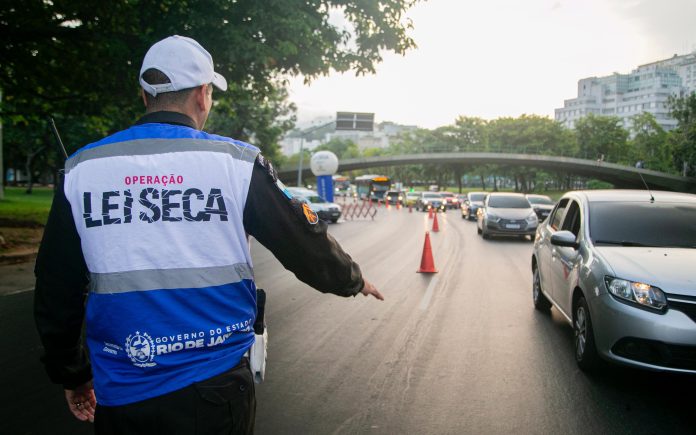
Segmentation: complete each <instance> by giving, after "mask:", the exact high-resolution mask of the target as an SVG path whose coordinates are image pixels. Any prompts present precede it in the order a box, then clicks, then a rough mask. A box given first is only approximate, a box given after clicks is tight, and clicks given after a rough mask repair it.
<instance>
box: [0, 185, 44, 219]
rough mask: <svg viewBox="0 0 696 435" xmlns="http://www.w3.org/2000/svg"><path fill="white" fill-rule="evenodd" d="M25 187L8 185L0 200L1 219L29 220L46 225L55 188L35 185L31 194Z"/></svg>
mask: <svg viewBox="0 0 696 435" xmlns="http://www.w3.org/2000/svg"><path fill="white" fill-rule="evenodd" d="M25 191H26V188H24V187H6V188H5V199H3V200H0V219H2V220H4V219H9V220H13V221H29V222H34V223H39V224H41V225H44V224H45V223H46V220H47V219H48V212H49V210H50V209H51V203H52V202H53V188H51V187H35V188H34V192H33V193H32V194H31V195H27V194H26V193H25Z"/></svg>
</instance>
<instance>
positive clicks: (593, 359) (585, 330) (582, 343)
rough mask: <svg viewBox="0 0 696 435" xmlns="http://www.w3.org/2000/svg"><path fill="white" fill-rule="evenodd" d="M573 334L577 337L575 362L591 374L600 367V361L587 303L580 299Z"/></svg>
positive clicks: (576, 306) (574, 317) (574, 319)
mask: <svg viewBox="0 0 696 435" xmlns="http://www.w3.org/2000/svg"><path fill="white" fill-rule="evenodd" d="M573 332H574V335H575V362H577V363H578V367H580V370H582V371H585V372H591V371H593V370H595V369H597V367H598V366H599V363H600V360H599V355H598V354H597V348H596V347H595V340H594V330H593V329H592V319H591V318H590V310H589V308H588V306H587V301H586V300H585V298H584V297H583V296H581V297H580V299H578V302H577V303H576V304H575V310H574V311H573Z"/></svg>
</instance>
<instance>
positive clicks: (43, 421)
mask: <svg viewBox="0 0 696 435" xmlns="http://www.w3.org/2000/svg"><path fill="white" fill-rule="evenodd" d="M439 223H440V229H441V231H440V232H439V233H431V241H432V248H433V254H434V258H435V265H436V267H437V268H438V269H439V273H437V274H433V275H422V274H417V273H416V269H417V268H418V266H419V264H420V256H421V253H422V248H423V239H424V234H425V231H426V229H429V228H430V225H431V223H430V221H428V219H427V216H426V215H424V214H421V213H416V212H415V211H414V212H413V213H408V211H407V210H405V209H404V210H400V211H397V210H396V209H395V208H393V207H392V208H391V209H389V210H385V209H384V208H381V209H380V211H379V213H378V215H377V219H376V220H375V221H374V222H370V221H359V222H345V223H339V224H337V225H332V226H331V227H330V231H331V233H332V234H333V235H334V237H336V238H337V239H338V240H339V241H340V242H341V243H342V244H343V246H344V247H345V249H346V250H347V251H348V252H349V253H350V254H351V255H352V256H353V258H355V259H356V260H357V261H358V262H359V263H360V265H361V267H362V269H363V272H364V274H365V276H366V277H367V278H368V279H369V280H371V281H372V282H373V283H374V284H376V285H377V287H378V288H379V289H380V290H381V291H382V292H383V294H384V296H385V297H386V301H384V302H379V301H376V300H374V299H372V298H369V299H368V298H364V297H362V296H358V297H357V298H350V299H343V298H339V297H335V296H333V295H322V294H320V293H318V292H316V291H314V290H312V289H310V288H309V287H307V286H306V285H304V284H302V283H300V282H299V281H297V279H296V278H295V277H294V276H293V275H292V274H291V273H289V272H287V271H285V270H284V269H283V268H282V267H281V266H280V264H279V263H278V262H277V261H276V260H275V259H274V258H273V257H272V255H271V254H270V253H268V252H267V251H266V250H265V249H264V248H263V247H261V246H260V245H259V244H258V243H257V242H255V241H253V242H252V252H253V254H254V261H255V273H256V276H257V281H258V285H259V287H262V288H265V289H266V290H267V291H268V303H267V323H268V326H269V333H270V345H269V361H268V368H267V372H266V377H267V379H266V382H265V383H264V384H262V385H259V386H257V398H258V402H259V404H258V410H257V419H256V427H257V431H256V433H258V434H354V433H374V434H488V433H511V432H515V433H519V434H537V433H538V434H557V433H564V434H586V433H592V434H603V433H607V434H682V433H683V434H693V433H696V414H695V413H694V405H696V377H694V376H683V375H682V376H676V375H667V374H658V373H651V372H644V371H638V370H631V369H626V368H622V367H608V368H606V369H605V370H604V371H603V372H602V373H601V374H599V375H595V376H587V375H585V374H584V373H582V372H580V371H579V370H578V369H577V368H576V366H575V362H574V360H573V353H572V352H573V340H572V330H571V328H570V326H569V325H567V324H566V323H565V321H564V320H563V319H562V318H561V316H560V315H559V314H558V313H557V312H555V310H552V311H551V315H550V316H549V315H544V314H541V313H538V312H536V311H535V310H534V309H533V307H532V303H531V272H530V267H529V263H530V254H531V249H532V245H531V243H530V242H529V241H522V240H516V239H494V240H492V241H484V240H483V239H481V238H480V237H479V236H478V235H477V234H476V225H475V224H474V223H473V222H465V221H463V220H462V219H461V218H460V217H459V215H458V213H457V212H455V211H450V212H448V213H447V214H446V215H445V216H440V221H439ZM298 255H302V253H301V252H298ZM30 269H31V268H30V267H27V266H24V270H21V271H17V270H16V267H15V268H14V269H10V268H9V267H2V268H0V294H1V293H4V294H5V295H4V296H0V328H2V329H1V331H2V334H0V399H1V401H0V403H2V407H0V433H2V434H5V433H7V434H44V433H50V434H60V433H63V434H81V433H91V431H90V426H89V425H88V424H83V423H79V422H77V421H73V419H72V417H71V416H70V415H69V414H68V412H67V410H66V409H65V406H64V403H63V398H62V391H61V390H60V388H59V387H56V386H53V385H50V384H49V383H48V381H47V379H46V376H45V375H44V373H43V370H42V367H41V366H40V364H39V363H38V357H39V355H40V346H39V345H38V338H37V337H36V333H35V331H34V326H33V320H32V319H31V300H32V292H31V291H26V289H27V286H25V283H26V275H27V274H29V273H30ZM10 280H13V281H12V282H16V283H15V284H7V283H8V282H10ZM13 286H14V287H17V290H19V291H20V292H19V293H14V292H13V291H12V288H13ZM21 290H24V291H21Z"/></svg>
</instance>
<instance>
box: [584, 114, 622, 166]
mask: <svg viewBox="0 0 696 435" xmlns="http://www.w3.org/2000/svg"><path fill="white" fill-rule="evenodd" d="M575 135H576V138H577V143H578V148H579V149H578V152H579V154H580V157H582V158H586V159H599V160H606V161H611V162H615V163H626V164H632V163H633V162H631V156H629V155H628V132H627V131H626V130H625V129H624V128H623V123H622V121H621V118H618V117H616V116H597V115H594V114H592V113H590V114H589V115H587V116H586V117H584V118H580V119H579V120H578V121H577V122H576V124H575Z"/></svg>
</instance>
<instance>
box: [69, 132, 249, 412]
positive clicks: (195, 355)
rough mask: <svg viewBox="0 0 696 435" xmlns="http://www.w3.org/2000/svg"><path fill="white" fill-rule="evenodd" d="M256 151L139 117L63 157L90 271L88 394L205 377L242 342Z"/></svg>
mask: <svg viewBox="0 0 696 435" xmlns="http://www.w3.org/2000/svg"><path fill="white" fill-rule="evenodd" d="M258 153H259V150H258V149H257V148H256V147H253V146H251V145H249V144H246V143H243V142H239V141H235V140H232V139H229V138H226V137H221V136H216V135H212V134H208V133H205V132H201V131H198V130H195V129H192V128H189V127H184V126H178V125H170V124H143V125H137V126H134V127H131V128H129V129H127V130H124V131H121V132H119V133H116V134H114V135H112V136H109V137H107V138H105V139H103V140H101V141H99V142H96V143H94V144H91V145H88V146H86V147H84V148H82V149H81V150H79V151H78V152H77V153H75V154H74V155H73V156H71V157H70V158H69V159H68V161H67V162H66V168H65V172H66V174H65V196H66V197H67V199H68V201H69V202H70V205H71V207H72V213H73V218H74V220H75V224H76V226H77V231H78V233H79V235H80V239H81V244H82V250H83V253H84V258H85V262H86V264H87V268H88V270H89V274H90V294H89V297H88V302H87V314H86V323H87V345H88V347H89V353H90V358H91V363H92V370H93V374H94V380H95V392H96V395H97V400H98V402H99V403H100V404H102V405H106V406H117V405H124V404H128V403H133V402H137V401H140V400H144V399H148V398H151V397H156V396H160V395H162V394H166V393H168V392H171V391H175V390H178V389H180V388H183V387H185V386H187V385H190V384H192V383H194V382H197V381H201V380H205V379H208V378H210V377H213V376H215V375H218V374H220V373H222V372H224V371H226V370H228V369H230V368H232V367H233V366H235V365H237V364H238V363H239V360H240V359H241V357H242V356H243V355H244V353H245V352H246V351H247V350H248V349H249V347H250V346H251V345H252V343H253V341H254V332H253V323H254V319H255V316H256V287H255V285H254V279H253V271H252V263H251V256H250V253H249V245H248V240H247V236H246V233H245V230H244V226H243V212H244V204H245V202H246V198H247V193H248V191H249V184H250V180H251V174H252V169H253V166H254V160H255V159H256V156H257V154H258Z"/></svg>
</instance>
